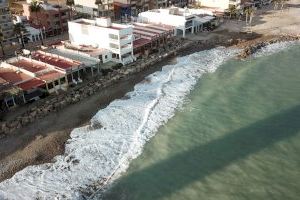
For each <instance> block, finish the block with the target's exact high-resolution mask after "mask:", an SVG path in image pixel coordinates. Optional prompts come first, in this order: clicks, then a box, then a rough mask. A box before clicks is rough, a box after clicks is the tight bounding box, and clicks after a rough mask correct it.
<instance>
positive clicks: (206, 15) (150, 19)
mask: <svg viewBox="0 0 300 200" xmlns="http://www.w3.org/2000/svg"><path fill="white" fill-rule="evenodd" d="M212 15H214V14H213V12H212V11H209V10H205V9H188V8H178V7H170V8H164V9H153V10H149V11H147V12H142V13H140V14H139V17H138V21H139V22H142V23H151V24H157V25H160V24H161V25H168V26H172V27H174V34H175V35H181V36H182V37H185V36H186V33H189V32H190V33H194V32H199V31H201V30H202V28H203V24H205V23H208V22H210V21H212V20H213V19H214V18H215V17H213V16H212Z"/></svg>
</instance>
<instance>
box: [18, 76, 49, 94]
mask: <svg viewBox="0 0 300 200" xmlns="http://www.w3.org/2000/svg"><path fill="white" fill-rule="evenodd" d="M44 84H45V82H44V81H42V80H39V79H37V78H33V79H31V80H29V81H26V82H24V83H21V84H18V87H19V88H21V89H22V90H25V91H26V90H30V89H34V88H37V87H40V86H42V85H44Z"/></svg>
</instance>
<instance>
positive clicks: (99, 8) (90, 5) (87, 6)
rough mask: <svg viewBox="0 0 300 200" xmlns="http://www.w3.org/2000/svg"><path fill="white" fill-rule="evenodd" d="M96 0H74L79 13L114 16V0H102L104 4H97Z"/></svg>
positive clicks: (93, 15)
mask: <svg viewBox="0 0 300 200" xmlns="http://www.w3.org/2000/svg"><path fill="white" fill-rule="evenodd" d="M95 2H96V1H95V0H74V3H75V9H76V11H77V12H79V13H83V14H86V15H89V16H90V17H91V18H94V17H111V18H114V0H102V1H101V2H102V4H100V5H96V4H95Z"/></svg>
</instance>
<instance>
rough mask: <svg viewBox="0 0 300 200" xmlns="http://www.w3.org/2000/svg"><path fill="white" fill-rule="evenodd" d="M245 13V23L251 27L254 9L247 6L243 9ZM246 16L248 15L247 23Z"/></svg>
mask: <svg viewBox="0 0 300 200" xmlns="http://www.w3.org/2000/svg"><path fill="white" fill-rule="evenodd" d="M245 13H246V24H248V25H249V26H250V27H251V23H252V19H253V17H254V13H255V10H254V8H253V7H249V8H247V9H246V10H245ZM248 17H249V23H247V22H248Z"/></svg>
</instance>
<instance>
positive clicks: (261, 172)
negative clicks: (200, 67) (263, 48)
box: [104, 46, 300, 200]
mask: <svg viewBox="0 0 300 200" xmlns="http://www.w3.org/2000/svg"><path fill="white" fill-rule="evenodd" d="M188 100H189V101H188V102H187V103H186V104H185V105H184V107H183V108H182V109H180V110H179V111H178V112H177V113H176V115H175V116H174V117H173V118H172V119H171V120H170V121H169V122H168V123H167V124H166V125H165V126H163V127H161V128H160V129H159V132H158V133H157V134H156V136H155V137H154V138H152V139H151V141H150V142H149V143H147V144H146V145H145V148H144V151H143V153H142V155H140V156H139V157H138V158H137V159H136V160H134V161H133V162H132V163H131V165H130V168H129V169H128V171H127V172H126V173H125V174H124V175H123V176H122V177H121V178H120V179H119V180H117V181H116V182H115V183H114V185H113V186H112V187H111V189H110V190H109V191H107V192H106V193H105V195H104V199H112V200H117V199H118V200H119V199H120V200H123V199H124V200H127V199H128V200H156V199H164V200H167V199H168V200H169V199H172V200H173V199H174V200H183V199H184V200H190V199H193V200H194V199H203V200H217V199H218V200H219V199H221V200H227V199H230V200H232V199H242V200H244V199H251V200H252V199H255V200H256V199H263V200H266V199H278V200H287V199H295V200H297V199H299V198H300V47H299V46H294V47H291V48H290V49H288V50H285V51H282V52H280V53H276V54H273V55H269V56H264V57H259V58H255V59H250V60H247V61H229V62H227V63H225V64H224V65H223V66H222V67H220V68H219V69H218V70H217V71H216V72H215V73H213V74H206V75H204V76H203V77H202V78H201V79H200V80H199V82H198V84H197V85H196V87H195V89H194V90H193V91H192V93H191V94H190V95H189V97H188Z"/></svg>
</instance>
